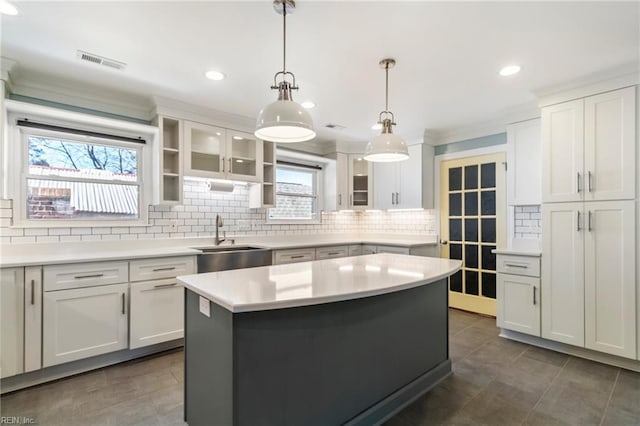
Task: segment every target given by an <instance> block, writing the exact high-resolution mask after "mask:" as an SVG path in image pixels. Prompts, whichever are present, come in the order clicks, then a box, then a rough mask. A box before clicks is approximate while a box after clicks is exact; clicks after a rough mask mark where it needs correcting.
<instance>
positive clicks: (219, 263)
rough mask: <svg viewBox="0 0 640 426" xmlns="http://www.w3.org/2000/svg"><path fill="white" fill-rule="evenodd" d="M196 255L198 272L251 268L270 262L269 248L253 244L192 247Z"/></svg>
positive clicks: (269, 263)
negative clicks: (196, 251) (197, 253)
mask: <svg viewBox="0 0 640 426" xmlns="http://www.w3.org/2000/svg"><path fill="white" fill-rule="evenodd" d="M194 248H195V249H196V250H200V251H202V253H201V254H199V255H198V273H199V274H201V273H204V272H217V271H226V270H229V269H240V268H252V267H254V266H267V265H271V264H272V259H271V256H272V253H271V249H267V248H263V247H253V246H210V247H194Z"/></svg>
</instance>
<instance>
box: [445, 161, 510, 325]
mask: <svg viewBox="0 0 640 426" xmlns="http://www.w3.org/2000/svg"><path fill="white" fill-rule="evenodd" d="M504 165H505V154H504V153H497V154H490V155H482V156H475V157H467V158H461V159H455V160H447V161H443V162H441V163H440V235H441V236H442V245H441V250H440V255H441V257H443V258H446V259H459V260H462V269H461V270H460V271H458V272H456V273H455V274H454V275H452V276H451V277H449V306H451V307H454V308H459V309H464V310H467V311H471V312H477V313H481V314H486V315H493V316H495V315H496V256H495V254H493V253H491V251H492V250H493V249H495V248H496V247H505V242H506V221H505V216H506V190H505V176H506V173H505V166H504Z"/></svg>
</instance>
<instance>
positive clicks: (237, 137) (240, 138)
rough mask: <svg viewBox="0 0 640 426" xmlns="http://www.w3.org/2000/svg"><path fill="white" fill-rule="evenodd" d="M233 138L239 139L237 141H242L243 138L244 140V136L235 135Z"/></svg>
mask: <svg viewBox="0 0 640 426" xmlns="http://www.w3.org/2000/svg"><path fill="white" fill-rule="evenodd" d="M233 138H234V139H235V140H237V141H241V140H242V136H234V137H233Z"/></svg>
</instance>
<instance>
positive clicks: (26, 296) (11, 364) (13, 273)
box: [0, 266, 42, 377]
mask: <svg viewBox="0 0 640 426" xmlns="http://www.w3.org/2000/svg"><path fill="white" fill-rule="evenodd" d="M0 302H1V306H0V377H9V376H14V375H16V374H20V373H25V372H29V371H33V370H37V369H39V368H41V367H42V364H41V353H42V352H41V351H42V269H41V268H40V267H39V266H29V267H26V268H6V269H2V270H1V271H0Z"/></svg>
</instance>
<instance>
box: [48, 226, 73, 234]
mask: <svg viewBox="0 0 640 426" xmlns="http://www.w3.org/2000/svg"><path fill="white" fill-rule="evenodd" d="M49 235H71V228H50V229H49Z"/></svg>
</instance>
